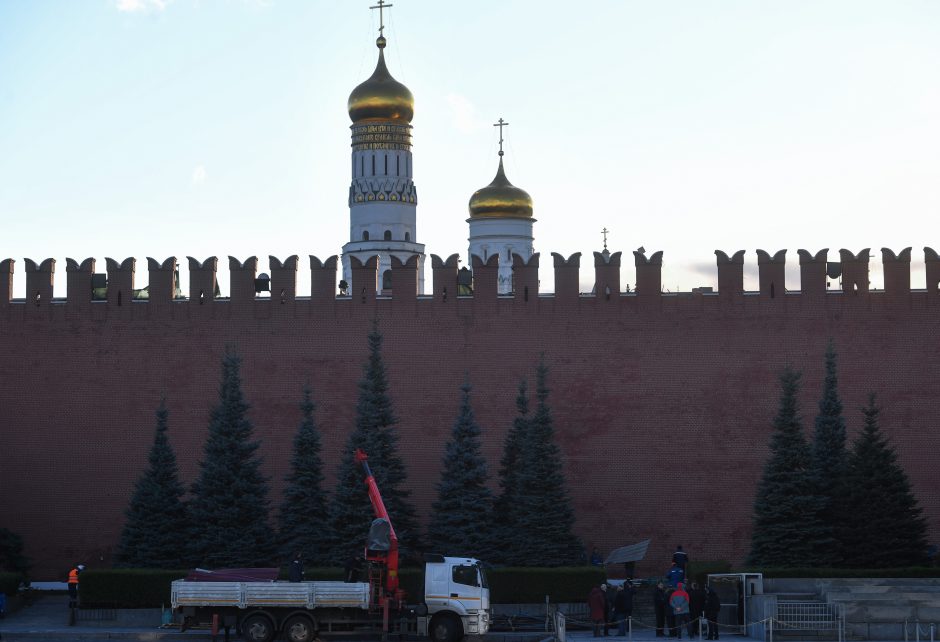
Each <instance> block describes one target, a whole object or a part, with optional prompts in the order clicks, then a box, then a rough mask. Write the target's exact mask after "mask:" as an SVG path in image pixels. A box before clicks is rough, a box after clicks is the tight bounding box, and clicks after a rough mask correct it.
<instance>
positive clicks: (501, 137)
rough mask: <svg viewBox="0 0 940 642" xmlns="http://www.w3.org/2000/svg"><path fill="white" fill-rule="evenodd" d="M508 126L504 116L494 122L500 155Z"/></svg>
mask: <svg viewBox="0 0 940 642" xmlns="http://www.w3.org/2000/svg"><path fill="white" fill-rule="evenodd" d="M380 1H381V0H380ZM508 126H509V123H507V122H506V121H505V120H503V119H502V118H500V119H499V122H498V123H493V127H499V155H500V156H502V155H503V127H508Z"/></svg>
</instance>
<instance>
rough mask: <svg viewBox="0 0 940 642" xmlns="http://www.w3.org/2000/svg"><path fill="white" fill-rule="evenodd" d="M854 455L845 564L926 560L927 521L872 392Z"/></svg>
mask: <svg viewBox="0 0 940 642" xmlns="http://www.w3.org/2000/svg"><path fill="white" fill-rule="evenodd" d="M862 413H863V414H864V415H865V427H864V429H863V430H862V432H861V434H860V435H859V436H858V438H857V439H856V440H855V443H854V444H853V448H852V452H851V454H850V455H849V460H848V472H847V474H846V481H847V489H848V491H847V495H848V496H847V499H846V505H845V507H846V510H845V511H843V512H844V514H845V515H846V516H847V524H846V526H847V528H846V539H845V550H844V554H845V555H844V557H845V559H844V564H845V565H846V566H850V567H855V568H892V567H902V566H915V565H917V564H922V563H925V562H926V550H927V524H926V520H925V519H924V517H923V515H922V514H921V509H920V507H919V506H918V505H917V499H916V498H915V497H914V494H913V492H912V491H911V484H910V482H909V481H908V479H907V475H906V474H905V472H904V469H903V468H901V466H900V465H899V464H898V462H897V454H896V453H895V451H894V448H892V447H891V446H890V445H889V444H888V441H887V439H886V438H885V437H884V435H883V434H882V432H881V428H880V415H881V409H880V408H879V407H878V405H877V404H876V401H875V394H874V393H871V394H870V396H869V398H868V405H867V406H866V407H865V408H863V409H862Z"/></svg>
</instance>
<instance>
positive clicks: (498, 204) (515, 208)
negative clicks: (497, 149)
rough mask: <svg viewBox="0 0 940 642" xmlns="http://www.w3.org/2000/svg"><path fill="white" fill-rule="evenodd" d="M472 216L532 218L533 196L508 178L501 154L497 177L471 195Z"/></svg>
mask: <svg viewBox="0 0 940 642" xmlns="http://www.w3.org/2000/svg"><path fill="white" fill-rule="evenodd" d="M469 208H470V218H532V197H531V196H529V193H528V192H527V191H525V190H524V189H521V188H519V187H516V186H515V185H513V184H512V183H510V182H509V179H508V178H506V172H505V171H504V170H503V159H502V156H500V159H499V169H498V170H496V178H494V179H493V182H492V183H490V184H489V185H487V186H486V187H483V188H480V189H478V190H477V191H475V192H474V193H473V196H471V197H470V204H469Z"/></svg>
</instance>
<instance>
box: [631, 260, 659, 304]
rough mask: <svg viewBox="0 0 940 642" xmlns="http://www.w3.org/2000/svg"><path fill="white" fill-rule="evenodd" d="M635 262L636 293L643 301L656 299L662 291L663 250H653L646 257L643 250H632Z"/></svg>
mask: <svg viewBox="0 0 940 642" xmlns="http://www.w3.org/2000/svg"><path fill="white" fill-rule="evenodd" d="M633 257H634V261H635V264H636V295H637V298H639V299H640V300H643V301H653V300H658V299H660V298H661V296H662V292H663V252H662V250H659V251H658V252H653V254H651V255H650V256H649V258H647V256H646V253H645V252H641V251H640V250H636V251H634V252H633Z"/></svg>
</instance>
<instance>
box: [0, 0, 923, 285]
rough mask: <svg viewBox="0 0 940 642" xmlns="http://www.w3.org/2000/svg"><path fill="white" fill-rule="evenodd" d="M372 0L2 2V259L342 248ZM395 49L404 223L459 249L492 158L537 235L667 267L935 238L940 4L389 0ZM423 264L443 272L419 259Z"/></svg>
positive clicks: (668, 278) (542, 245)
mask: <svg viewBox="0 0 940 642" xmlns="http://www.w3.org/2000/svg"><path fill="white" fill-rule="evenodd" d="M370 4H374V3H373V2H368V1H359V0H342V1H339V0H330V1H326V0H268V1H266V2H264V1H261V0H253V1H252V0H162V1H160V2H158V1H157V0H36V1H30V2H27V1H25V0H0V220H2V222H3V228H2V232H0V255H2V256H0V258H7V257H10V258H14V259H16V261H17V263H16V274H15V281H16V292H17V295H18V296H22V294H23V286H24V276H23V269H24V264H23V258H24V257H28V258H31V259H33V260H36V261H37V262H39V261H41V260H43V259H45V258H48V257H52V258H55V259H56V261H57V270H56V272H57V279H56V290H55V294H56V296H64V295H65V280H66V279H65V258H66V257H71V258H74V259H77V260H79V261H81V260H83V259H84V258H86V257H89V256H93V257H95V258H96V259H97V260H98V267H97V271H99V272H103V271H105V265H104V258H105V257H106V256H109V257H112V258H115V259H118V260H119V261H121V260H123V259H124V258H126V257H128V256H134V257H136V258H137V261H138V263H137V275H138V276H137V286H138V287H142V286H143V285H145V284H146V282H147V267H146V257H148V256H152V257H154V258H156V259H158V260H159V261H161V262H162V261H163V260H164V259H165V258H166V257H168V256H176V257H177V258H178V259H179V260H180V262H181V267H182V268H183V270H182V272H183V283H184V290H185V287H186V285H185V284H186V283H187V280H186V270H185V267H186V259H185V257H186V256H187V255H192V256H194V257H196V258H198V259H199V260H200V261H202V260H204V259H205V258H207V257H208V256H212V255H215V256H218V257H219V258H220V281H221V282H222V290H223V294H225V293H227V282H228V279H227V276H228V275H227V270H228V261H227V256H228V255H234V256H236V257H237V258H239V260H244V259H245V258H247V257H249V256H251V255H257V256H258V257H259V258H260V259H261V269H262V271H267V265H268V260H267V257H268V255H271V254H273V255H275V256H277V257H279V258H281V259H284V258H286V257H288V256H290V255H292V254H297V255H299V256H300V258H301V262H300V266H301V268H300V270H299V276H298V281H299V293H300V294H307V293H309V271H308V266H309V263H308V259H307V255H309V254H314V255H317V256H319V257H321V258H325V257H326V256H329V255H331V254H338V253H339V252H340V247H341V246H342V244H343V243H344V242H346V241H347V240H348V234H349V227H348V225H349V212H348V207H347V204H346V203H347V201H346V198H347V190H348V186H349V178H350V176H349V119H348V116H347V114H346V99H347V97H348V95H349V92H350V91H351V90H352V89H353V87H355V86H356V85H357V84H358V83H359V82H361V81H362V80H364V79H365V78H366V77H368V76H369V75H370V73H371V72H372V69H373V67H374V64H375V58H376V49H375V44H374V41H375V36H376V27H377V16H375V15H374V14H375V13H376V12H370V11H369V10H368V6H369V5H370ZM393 4H394V7H393V8H392V9H391V10H389V11H388V12H387V14H386V15H387V18H386V22H387V24H388V28H387V29H386V35H387V36H388V38H389V48H388V49H387V55H388V60H389V68H390V70H391V71H392V73H393V74H394V75H395V77H396V78H397V79H398V80H400V81H402V82H404V83H405V84H407V85H408V87H409V88H410V89H411V90H412V92H413V93H414V95H415V102H416V107H415V118H414V121H413V125H414V157H415V162H414V167H415V182H416V184H417V186H418V194H419V204H418V235H417V240H418V241H419V242H423V243H425V244H426V246H427V251H428V253H429V254H430V253H434V254H438V255H440V256H444V257H446V256H448V255H450V254H452V253H459V254H460V256H461V258H462V259H464V260H466V250H467V232H468V229H467V224H466V222H465V220H466V218H467V209H466V207H467V200H468V199H469V197H470V195H471V194H472V193H473V191H474V190H476V189H477V188H479V187H482V186H483V185H486V184H487V183H489V181H490V180H491V179H492V177H493V174H494V173H495V169H496V141H497V135H496V130H495V128H493V127H492V126H491V123H493V122H495V121H496V119H497V118H499V117H503V118H505V119H506V120H508V121H509V122H510V127H509V128H508V129H507V131H506V138H507V147H506V150H507V156H506V163H507V173H508V176H509V178H510V180H511V181H512V182H513V183H515V184H516V185H518V186H520V187H523V188H524V189H526V190H527V191H529V193H530V194H531V195H532V197H533V199H534V202H535V217H536V218H537V219H538V222H537V223H536V224H535V246H536V251H540V252H541V254H542V261H541V265H542V268H541V272H540V276H541V279H542V287H543V289H546V290H551V289H552V287H553V283H552V269H551V265H552V262H551V256H550V255H551V252H559V253H562V254H564V255H566V256H567V255H568V254H570V253H572V252H582V253H583V258H582V266H583V267H582V281H583V282H584V284H585V287H586V288H587V289H589V287H590V285H589V284H590V281H591V273H592V270H593V268H592V267H591V266H592V265H593V259H592V258H591V252H593V251H595V250H600V249H601V234H600V230H601V228H603V227H605V226H606V227H607V228H609V229H610V230H611V233H610V240H609V245H610V248H611V249H612V250H613V251H617V250H622V251H624V254H625V256H624V261H625V264H626V265H625V267H624V269H623V274H622V280H623V282H624V283H630V284H631V285H632V284H633V282H634V281H635V276H634V268H633V257H632V254H631V252H632V250H633V249H635V248H637V247H638V246H641V245H642V246H644V247H645V248H646V249H647V250H648V251H649V252H652V251H656V250H663V252H664V268H663V285H664V287H665V288H668V289H670V290H673V291H675V290H676V288H677V287H678V288H679V289H681V290H683V291H688V290H690V289H691V288H693V287H696V286H701V285H715V282H716V272H715V257H714V254H713V252H714V250H715V249H721V250H724V251H726V252H727V253H728V254H731V253H733V252H734V251H736V250H739V249H745V250H747V253H746V255H745V263H746V269H747V276H746V287H748V288H749V289H755V288H756V287H757V281H756V264H757V257H756V254H755V250H756V249H758V248H761V249H764V250H767V251H769V252H771V253H775V252H776V251H777V250H780V249H784V248H786V249H788V255H787V258H788V262H789V267H790V270H789V281H788V286H789V287H790V288H791V289H797V288H798V287H799V280H798V266H797V255H796V250H797V249H798V248H804V249H807V250H810V251H811V252H812V253H814V254H815V253H816V252H817V251H818V250H819V249H822V248H824V247H828V248H830V260H838V259H837V256H838V250H839V249H840V248H847V249H850V250H852V251H853V252H858V251H859V250H862V249H864V248H866V247H870V248H872V251H873V258H872V272H873V277H872V285H873V286H874V287H881V273H880V263H881V253H880V248H881V247H884V246H887V247H889V248H891V249H893V250H894V251H895V252H899V251H900V250H902V249H903V248H905V247H907V246H913V248H914V251H913V270H914V276H913V282H912V285H913V287H915V288H918V287H921V288H922V287H924V276H923V252H922V248H923V246H924V245H929V246H932V247H934V248H935V249H940V234H938V231H940V225H938V223H937V220H938V213H940V151H938V150H940V2H936V1H935V0H924V1H920V2H914V1H910V2H908V1H896V0H892V1H888V0H885V1H882V2H867V1H864V0H844V1H843V0H839V1H836V0H829V1H826V0H814V1H811V2H810V1H806V2H803V1H798V0H787V1H785V2H784V1H779V2H772V1H758V0H753V1H750V2H733V1H722V2H718V1H708V0H694V1H693V0H687V1H679V0H675V1H669V0H665V1H663V0H657V1H653V0H646V1H642V2H641V1H630V0H618V1H602V0H584V1H582V2H565V3H562V2H546V1H541V2H536V1H535V0H528V1H512V0H477V1H474V2H470V1H466V2H456V1H442V0H436V1H432V0H393ZM428 279H429V281H430V274H428Z"/></svg>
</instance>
